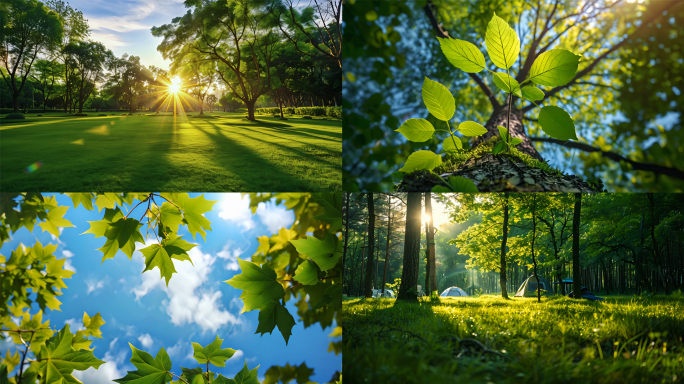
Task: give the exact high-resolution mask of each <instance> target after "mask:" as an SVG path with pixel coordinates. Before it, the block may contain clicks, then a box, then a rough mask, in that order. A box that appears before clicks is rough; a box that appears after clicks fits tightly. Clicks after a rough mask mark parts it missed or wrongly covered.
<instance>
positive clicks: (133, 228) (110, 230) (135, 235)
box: [91, 218, 145, 262]
mask: <svg viewBox="0 0 684 384" xmlns="http://www.w3.org/2000/svg"><path fill="white" fill-rule="evenodd" d="M140 227H142V224H140V222H138V220H136V219H132V218H128V219H124V218H121V219H119V220H117V221H115V222H113V223H110V224H108V225H107V228H106V230H105V232H104V236H105V237H106V238H107V241H106V242H105V244H104V245H103V246H102V248H99V249H98V251H102V253H103V254H104V256H102V262H104V261H105V260H107V259H111V258H113V257H114V256H115V255H116V253H117V252H118V251H119V249H121V250H122V251H123V252H124V253H125V254H126V255H127V256H128V258H129V259H130V258H131V257H132V256H133V252H134V251H135V243H143V244H144V243H145V239H143V237H142V234H141V233H140V230H139V229H140ZM91 229H92V228H91Z"/></svg>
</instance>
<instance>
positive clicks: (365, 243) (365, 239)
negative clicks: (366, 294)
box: [359, 220, 368, 296]
mask: <svg viewBox="0 0 684 384" xmlns="http://www.w3.org/2000/svg"><path fill="white" fill-rule="evenodd" d="M363 225H364V227H365V228H364V233H363V247H361V271H360V275H361V276H360V277H359V283H360V284H361V285H359V296H361V294H362V293H363V267H364V266H365V265H366V264H365V263H366V258H365V256H366V248H368V222H367V221H366V220H364V222H363Z"/></svg>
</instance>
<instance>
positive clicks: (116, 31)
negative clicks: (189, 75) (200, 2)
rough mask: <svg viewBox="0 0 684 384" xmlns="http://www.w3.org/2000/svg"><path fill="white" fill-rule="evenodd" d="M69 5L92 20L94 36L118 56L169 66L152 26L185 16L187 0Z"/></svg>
mask: <svg viewBox="0 0 684 384" xmlns="http://www.w3.org/2000/svg"><path fill="white" fill-rule="evenodd" d="M69 4H70V5H71V6H72V7H74V8H76V9H78V10H79V11H81V12H83V15H84V17H85V18H86V19H88V24H89V25H90V28H91V29H92V32H91V35H90V38H91V39H92V40H94V41H99V42H101V43H103V44H104V45H105V46H106V47H107V48H108V49H111V50H112V52H114V54H116V56H118V57H121V56H122V55H123V54H124V53H128V54H129V55H133V56H139V57H140V60H141V62H142V63H143V64H144V65H145V66H150V65H154V66H157V67H159V68H162V69H168V65H169V63H170V61H168V60H164V59H163V58H162V55H161V54H160V53H159V52H157V45H159V43H161V41H162V39H161V38H156V37H154V36H152V33H151V32H150V28H152V27H153V26H157V27H158V26H161V25H163V24H168V23H170V22H171V20H172V19H173V18H174V17H178V16H183V14H185V12H186V11H187V9H186V8H185V6H184V5H183V1H178V0H135V1H131V0H123V1H121V0H117V1H111V0H70V1H69Z"/></svg>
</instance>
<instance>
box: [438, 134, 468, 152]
mask: <svg viewBox="0 0 684 384" xmlns="http://www.w3.org/2000/svg"><path fill="white" fill-rule="evenodd" d="M442 149H444V151H445V152H449V151H455V150H457V149H463V143H461V139H459V138H458V137H456V136H451V135H449V137H447V138H446V139H444V142H443V143H442Z"/></svg>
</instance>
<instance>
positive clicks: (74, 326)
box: [64, 319, 85, 332]
mask: <svg viewBox="0 0 684 384" xmlns="http://www.w3.org/2000/svg"><path fill="white" fill-rule="evenodd" d="M64 324H69V329H70V330H71V332H76V331H78V330H80V329H85V328H84V327H83V322H82V321H81V320H76V319H69V320H65V321H64Z"/></svg>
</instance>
